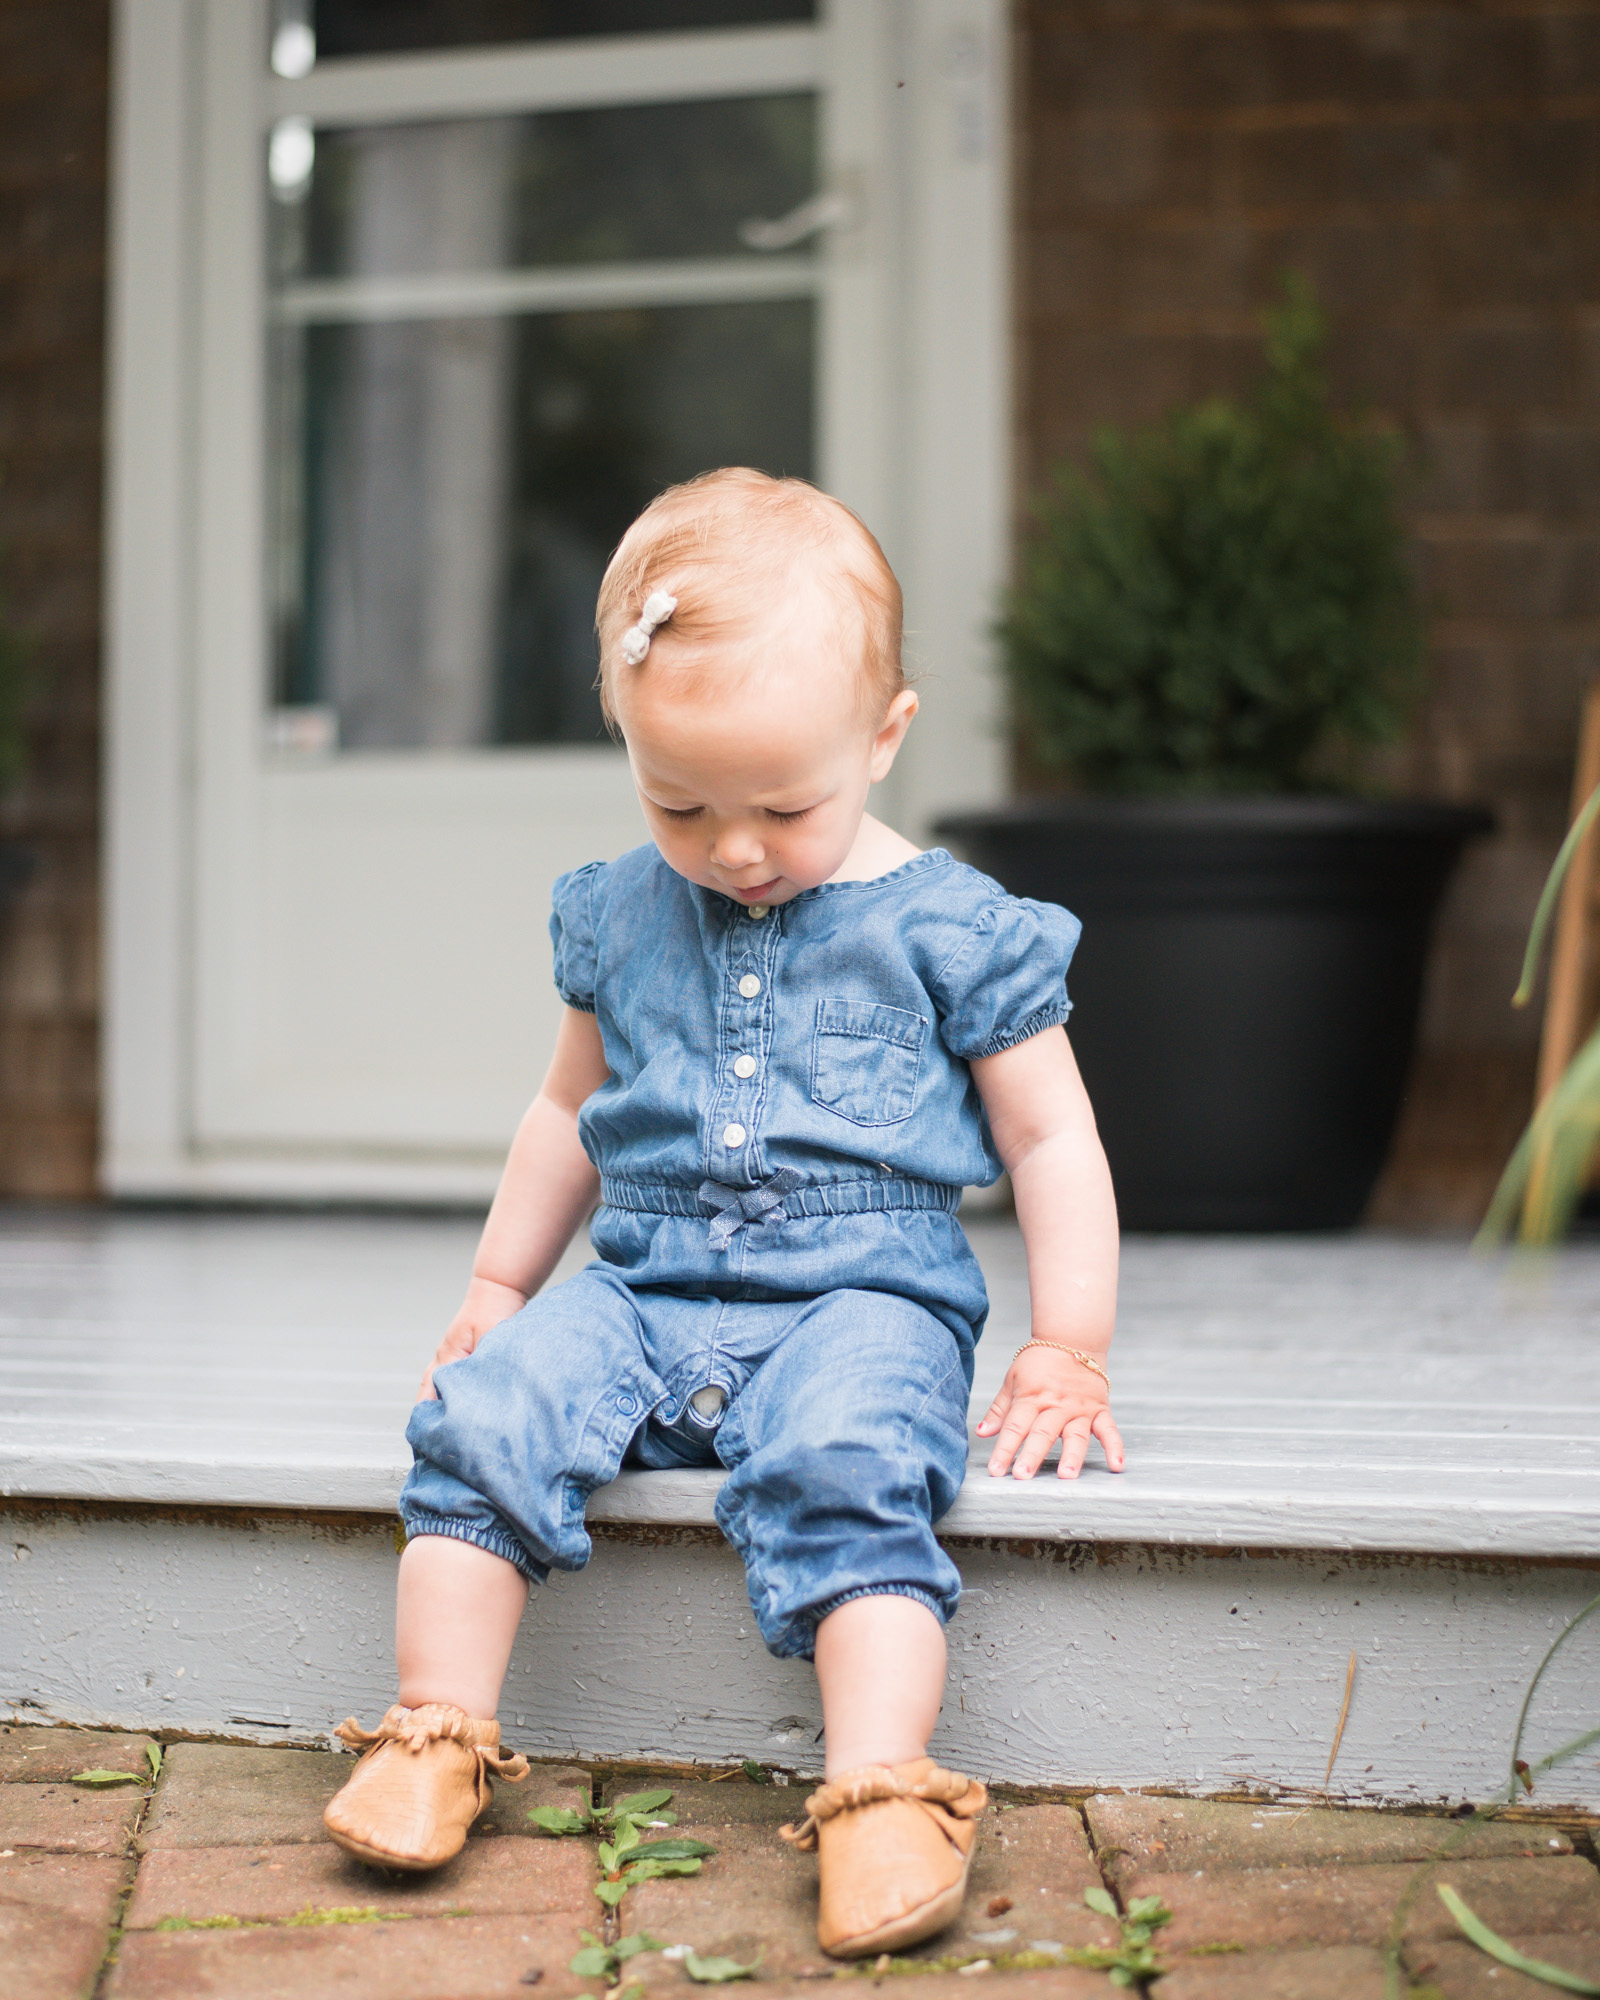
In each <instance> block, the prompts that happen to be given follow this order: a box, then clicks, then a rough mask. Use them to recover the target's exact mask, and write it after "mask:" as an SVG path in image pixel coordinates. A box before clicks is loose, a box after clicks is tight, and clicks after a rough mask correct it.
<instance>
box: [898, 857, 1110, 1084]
mask: <svg viewBox="0 0 1600 2000" xmlns="http://www.w3.org/2000/svg"><path fill="white" fill-rule="evenodd" d="M1082 928H1083V926H1082V925H1081V924H1080V923H1079V922H1078V919H1077V918H1076V917H1075V916H1073V915H1072V913H1071V911H1070V910H1064V909H1062V908H1061V906H1060V905H1059V904H1057V903H1035V902H1032V901H1030V900H1028V899H1027V898H1025V897H1021V896H1004V897H1001V898H999V899H997V900H996V901H994V902H992V903H990V904H989V905H988V906H987V908H985V909H984V910H983V912H982V913H981V914H980V916H979V917H978V920H977V922H976V923H975V924H974V925H973V926H972V929H971V930H970V931H969V932H968V933H967V936H966V938H965V940H964V941H963V942H962V944H961V945H960V947H959V948H958V949H957V950H956V952H955V953H954V954H953V955H952V956H951V958H950V959H948V960H947V961H946V963H945V964H944V965H943V966H942V967H941V968H940V970H939V972H938V973H937V975H936V976H935V980H934V987H933V998H934V1003H935V1005H936V1006H937V1008H938V1010H939V1017H940V1020H939V1033H940V1037H941V1039H942V1040H943V1042H944V1045H945V1047H946V1048H947V1049H948V1050H949V1051H950V1053H951V1054H952V1055H953V1056H960V1057H961V1058H962V1060H963V1061H965V1062H972V1061H974V1060H975V1059H976V1058H977V1057H979V1056H995V1055H999V1053H1000V1052H1001V1050H1002V1049H1010V1048H1015V1047H1016V1045H1017V1044H1018V1043H1019V1042H1026V1041H1029V1040H1031V1039H1032V1037H1033V1036H1035V1035H1039V1034H1043V1032H1044V1030H1045V1029H1046V1028H1055V1027H1059V1026H1060V1025H1061V1023H1062V1022H1063V1021H1065V1020H1066V1018H1067V1016H1068V1014H1069V1013H1071V1011H1072V1002H1071V1001H1070V1000H1069V999H1068V998H1067V967H1068V965H1069V964H1070V963H1071V961H1072V954H1073V951H1074V950H1075V949H1076V947H1077V943H1078V935H1079V932H1080V931H1081V930H1082Z"/></svg>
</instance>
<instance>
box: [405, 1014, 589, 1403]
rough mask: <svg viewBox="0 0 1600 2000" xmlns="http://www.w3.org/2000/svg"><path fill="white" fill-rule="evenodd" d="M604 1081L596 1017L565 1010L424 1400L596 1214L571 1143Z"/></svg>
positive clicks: (426, 1379)
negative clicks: (439, 1375) (438, 1371)
mask: <svg viewBox="0 0 1600 2000" xmlns="http://www.w3.org/2000/svg"><path fill="white" fill-rule="evenodd" d="M605 1080H606V1058H605V1050H604V1048H603V1047H602V1046H601V1041H600V1029H599V1026H598V1024H597V1023H596V1021H595V1018H594V1016H593V1015H592V1014H580V1013H579V1012H578V1010H577V1009H576V1008H575V1007H568V1008H567V1009H566V1010H565V1012H564V1013H563V1015H562V1017H561V1028H560V1032H559V1033H558V1034H557V1036H556V1052H555V1054H554V1055H553V1056H552V1057H551V1059H550V1068H549V1070H548V1071H547V1072H546V1075H545V1079H544V1082H543V1083H542V1084H541V1085H540V1087H539V1095H538V1096H537V1097H536V1098H535V1099H534V1100H533V1102H532V1103H531V1104H530V1105H529V1106H528V1108H527V1110H526V1111H525V1112H524V1113H523V1117H522V1123H521V1124H520V1125H519V1126H518V1127H517V1136H516V1137H515V1138H514V1139H513V1140H512V1142H511V1152H510V1154H509V1156H508V1157H507V1160H506V1164H505V1171H504V1173H502V1174H501V1176H500V1186H499V1189H498V1191H497V1192H496V1194H495V1198H494V1205H493V1207H492V1208H491V1209H490V1210H489V1220H488V1221H487V1222H486V1223H485V1224H484V1225H483V1235H482V1237H481V1238H480V1239H479V1242H478V1254H477V1256H476V1257H475V1258H474V1259H473V1263H472V1281H471V1283H470V1284H469V1285H468V1286H467V1295H466V1297H465V1298H464V1299H463V1300H462V1301H461V1305H460V1309H459V1310H458V1311H457V1313H456V1316H455V1318H454V1319H453V1320H452V1321H451V1322H450V1325H449V1328H448V1330H447V1331H446V1333H445V1337H444V1339H443V1340H442V1341H441V1342H440V1343H439V1351H438V1353H437V1354H435V1355H434V1357H433V1360H432V1362H431V1363H430V1364H429V1367H428V1372H427V1373H426V1374H425V1375H424V1376H423V1378H422V1389H421V1394H422V1395H423V1396H431V1395H432V1394H433V1393H434V1389H433V1371H434V1369H435V1368H442V1367H443V1366H444V1365H445V1363H446V1362H447V1361H459V1360H460V1359H461V1358H462V1356H463V1355H467V1354H470V1353H471V1352H472V1350H473V1349H474V1348H475V1347H476V1346H477V1344H478V1342H479V1341H480V1340H481V1339H482V1337H483V1336H484V1334H486V1333H487V1332H488V1331H489V1329H490V1327H492V1326H498V1325H499V1324H500V1322H501V1321H502V1320H503V1319H509V1318H510V1317H511V1315H512V1314H513V1313H515V1312H520V1311H521V1310H522V1308H523V1307H524V1306H525V1305H526V1304H527V1302H528V1300H529V1299H530V1298H531V1297H532V1296H533V1294H534V1293H535V1292H536V1291H537V1290H538V1289H539V1287H540V1286H541V1285H542V1284H543V1283H544V1281H545V1279H546V1278H548V1277H549V1275H550V1273H551V1272H552V1271H553V1270H554V1269H555V1267H556V1264H557V1261H558V1260H559V1258H560V1256H561V1253H562V1251H563V1250H565V1249H566V1247H567V1245H568V1244H569V1243H570V1242H571V1241H572V1239H573V1236H574V1235H575V1234H576V1232H577V1229H578V1225H579V1224H580V1223H581V1222H582V1221H583V1218H584V1216H585V1215H587V1214H588V1212H589V1210H590V1208H591V1207H592V1206H593V1204H594V1198H595V1195H596V1194H597V1193H598V1191H599V1186H600V1180H599V1176H598V1175H597V1174H596V1172H595V1170H594V1165H593V1163H592V1162H591V1160H590V1158H589V1156H588V1154H587V1153H586V1152H585V1151H584V1150H583V1147H582V1145H581V1144H580V1143H579V1140H578V1113H579V1111H580V1110H581V1109H582V1107H583V1102H584V1099H585V1098H587V1097H590V1096H592V1095H593V1094H594V1092H595V1091H597V1090H598V1089H599V1088H600V1086H601V1084H602V1083H604V1082H605Z"/></svg>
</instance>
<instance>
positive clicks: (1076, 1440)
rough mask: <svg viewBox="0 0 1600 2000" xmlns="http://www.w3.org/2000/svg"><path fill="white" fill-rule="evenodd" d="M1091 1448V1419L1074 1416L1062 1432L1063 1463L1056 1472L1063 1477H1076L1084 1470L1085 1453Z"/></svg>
mask: <svg viewBox="0 0 1600 2000" xmlns="http://www.w3.org/2000/svg"><path fill="white" fill-rule="evenodd" d="M1088 1449H1089V1419H1088V1418H1087V1417H1074V1418H1073V1419H1072V1421H1071V1423H1070V1424H1068V1425H1067V1427H1066V1429H1065V1430H1064V1431H1063V1432H1062V1433H1061V1463H1060V1464H1059V1465H1058V1466H1057V1467H1056V1474H1057V1476H1058V1477H1059V1478H1061V1479H1076V1478H1077V1476H1078V1474H1079V1473H1080V1472H1081V1471H1082V1470H1083V1461H1084V1455H1085V1454H1086V1453H1087V1451H1088Z"/></svg>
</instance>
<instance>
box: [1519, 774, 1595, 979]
mask: <svg viewBox="0 0 1600 2000" xmlns="http://www.w3.org/2000/svg"><path fill="white" fill-rule="evenodd" d="M1597 813H1600V785H1596V786H1595V788H1594V790H1593V791H1592V792H1591V793H1590V794H1589V796H1588V798H1587V799H1585V800H1584V802H1583V806H1582V808H1581V809H1580V811H1579V813H1578V817H1577V818H1576V819H1575V820H1574V821H1573V822H1572V825H1571V826H1570V827H1569V828H1568V829H1567V837H1566V839H1565V840H1564V841H1562V843H1561V851H1560V853H1559V854H1557V856H1556V858H1555V860H1554V862H1553V863H1552V864H1551V868H1550V873H1549V874H1548V875H1547V876H1546V877H1545V883H1544V890H1543V892H1542V894H1541V895H1540V897H1539V907H1538V908H1537V909H1536V910H1535V911H1534V913H1533V928H1532V929H1531V930H1530V931H1529V932H1528V948H1527V950H1526V951H1525V952H1524V953H1523V954H1522V977H1521V978H1520V979H1519V980H1518V981H1517V990H1516V992H1515V993H1513V994H1512V996H1511V1004H1512V1006H1513V1007H1526V1006H1527V1004H1528V1002H1529V1000H1531V999H1532V997H1533V982H1534V977H1535V975H1536V974H1537V972H1538V969H1539V954H1540V952H1541V951H1542V949H1543V948H1544V934H1545V932H1546V931H1547V930H1548V929H1549V928H1550V919H1551V918H1552V917H1553V916H1554V915H1555V908H1556V902H1557V899H1558V898H1559V897H1560V894H1561V884H1562V882H1563V880H1564V879H1565V877H1566V872H1567V870H1568V868H1570V867H1571V865H1572V857H1573V855H1574V854H1576V853H1577V851H1578V843H1579V841H1581V840H1582V839H1583V836H1584V835H1585V834H1586V833H1587V832H1588V831H1589V828H1590V827H1591V826H1592V825H1593V824H1594V820H1595V815H1596V814H1597Z"/></svg>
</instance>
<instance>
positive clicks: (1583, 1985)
mask: <svg viewBox="0 0 1600 2000" xmlns="http://www.w3.org/2000/svg"><path fill="white" fill-rule="evenodd" d="M1436 1886H1437V1888H1438V1891H1439V1901H1440V1902H1441V1903H1443V1904H1444V1906H1445V1908H1446V1909H1447V1910H1448V1911H1449V1912H1450V1914H1451V1916H1453V1917H1454V1918H1455V1920H1456V1922H1457V1923H1458V1924H1459V1925H1460V1926H1461V1928H1462V1929H1463V1930H1464V1931H1465V1932H1466V1934H1467V1936H1468V1937H1469V1938H1471V1940H1472V1942H1473V1943H1474V1944H1475V1945H1476V1946H1477V1947H1478V1949H1479V1950H1480V1951H1486V1952H1487V1953H1488V1954H1489V1956H1490V1957H1491V1958H1497V1959H1499V1961H1500V1963H1501V1964H1502V1965H1509V1966H1510V1968H1511V1970H1512V1971H1513V1972H1522V1973H1526V1975H1527V1976H1528V1978H1529V1979H1542V1980H1543V1981H1544V1983H1545V1985H1546V1986H1559V1987H1561V1988H1562V1989H1563V1990H1564V1991H1565V1992H1568V1993H1589V1994H1600V1986H1597V1985H1596V1984H1595V1983H1594V1981H1593V1980H1592V1979H1581V1978H1579V1976H1578V1974H1577V1973H1575V1972H1563V1971H1562V1969H1561V1967H1560V1966H1559V1965H1548V1964H1546V1962H1545V1961H1544V1960H1543V1959H1542V1958H1529V1957H1528V1956H1527V1955H1526V1954H1525V1953H1523V1952H1520V1951H1518V1950H1517V1948H1516V1946H1515V1945H1512V1944H1507V1943H1506V1941H1505V1939H1504V1938H1503V1937H1501V1936H1500V1935H1499V1934H1498V1932H1495V1931H1492V1930H1490V1928H1489V1926H1488V1925H1487V1924H1486V1923H1485V1922H1484V1921H1483V1919H1482V1917H1480V1916H1478V1915H1476V1914H1475V1913H1474V1912H1473V1911H1472V1910H1470V1909H1469V1908H1468V1907H1467V1905H1466V1904H1465V1903H1463V1902H1462V1900H1461V1898H1460V1897H1459V1896H1458V1895H1457V1894H1456V1892H1455V1890H1454V1889H1452V1888H1451V1887H1450V1885H1449V1883H1448V1882H1440V1883H1438V1884H1437V1885H1436Z"/></svg>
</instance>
